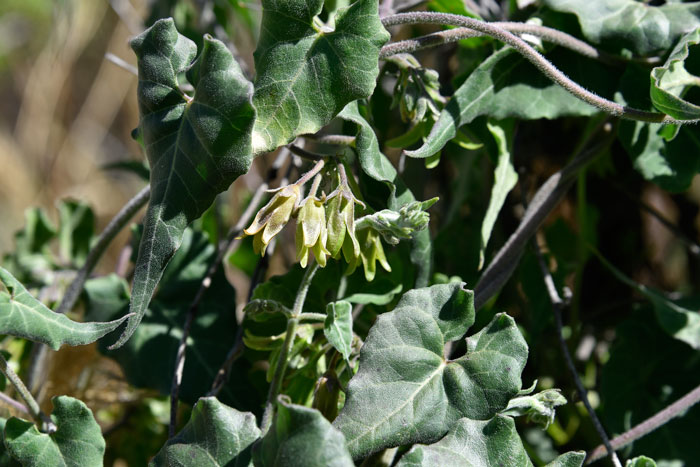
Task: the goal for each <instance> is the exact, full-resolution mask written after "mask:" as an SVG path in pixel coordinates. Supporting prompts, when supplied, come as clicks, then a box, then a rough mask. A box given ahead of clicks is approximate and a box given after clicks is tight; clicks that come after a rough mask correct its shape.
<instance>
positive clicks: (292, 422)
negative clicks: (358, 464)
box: [253, 398, 355, 467]
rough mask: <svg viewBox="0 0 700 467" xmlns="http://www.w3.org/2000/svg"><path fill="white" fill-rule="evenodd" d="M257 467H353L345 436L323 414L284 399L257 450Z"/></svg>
mask: <svg viewBox="0 0 700 467" xmlns="http://www.w3.org/2000/svg"><path fill="white" fill-rule="evenodd" d="M253 459H254V461H255V465H256V467H272V466H280V467H281V466H285V467H297V466H298V467H326V466H333V467H346V466H347V467H352V466H353V465H355V464H353V462H352V459H351V458H350V454H349V453H348V450H347V448H346V447H345V439H344V438H343V435H342V434H341V433H340V432H339V431H338V430H337V429H335V428H334V427H333V426H332V425H331V424H330V422H329V421H328V420H326V419H325V418H324V417H323V415H321V412H319V411H318V410H316V409H309V408H307V407H303V406H300V405H294V404H290V403H288V402H285V401H284V400H282V398H280V400H279V401H278V402H277V414H276V415H275V419H274V420H273V422H272V427H270V431H268V432H267V434H266V435H265V436H264V437H263V438H262V439H261V440H260V441H259V442H258V443H256V444H255V446H254V447H253Z"/></svg>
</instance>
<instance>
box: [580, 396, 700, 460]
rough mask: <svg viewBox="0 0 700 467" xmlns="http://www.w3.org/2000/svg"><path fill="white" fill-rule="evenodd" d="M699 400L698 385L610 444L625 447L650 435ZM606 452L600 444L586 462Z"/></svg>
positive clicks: (618, 447)
mask: <svg viewBox="0 0 700 467" xmlns="http://www.w3.org/2000/svg"><path fill="white" fill-rule="evenodd" d="M698 402H700V386H698V387H696V388H695V389H693V390H692V391H690V392H689V393H688V394H686V395H685V396H683V397H681V398H680V399H678V400H677V401H676V402H674V403H673V404H671V405H669V406H668V407H666V408H665V409H663V410H662V411H660V412H658V413H657V414H656V415H653V416H651V417H649V418H647V419H646V420H644V421H643V422H642V423H640V424H639V425H636V426H634V427H633V428H631V429H630V430H628V431H626V432H624V433H623V434H621V435H620V436H617V437H615V438H614V439H613V440H612V441H610V444H611V445H612V447H613V449H615V450H617V449H620V448H623V447H625V446H627V445H628V444H630V443H632V442H634V441H636V440H638V439H639V438H641V437H643V436H646V435H648V434H649V433H651V432H652V431H654V430H656V429H657V428H659V427H660V426H663V425H665V424H666V423H668V422H669V421H670V420H672V419H673V418H675V417H677V416H679V415H681V414H682V413H684V412H685V411H686V410H688V409H689V408H691V407H692V406H694V405H695V404H697V403H698ZM605 453H606V451H605V446H598V447H597V448H595V449H594V450H593V451H592V452H591V453H590V454H589V455H588V457H587V458H586V464H590V463H592V462H595V461H597V460H598V459H602V458H603V457H605Z"/></svg>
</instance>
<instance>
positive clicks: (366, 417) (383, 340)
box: [334, 283, 527, 459]
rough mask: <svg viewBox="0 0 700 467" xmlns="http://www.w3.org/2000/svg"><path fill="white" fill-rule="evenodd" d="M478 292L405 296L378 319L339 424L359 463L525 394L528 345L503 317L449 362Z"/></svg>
mask: <svg viewBox="0 0 700 467" xmlns="http://www.w3.org/2000/svg"><path fill="white" fill-rule="evenodd" d="M473 300H474V295H473V292H471V291H467V290H464V289H462V287H461V284H458V283H452V284H443V285H434V286H432V287H427V288H423V289H414V290H411V291H409V292H407V293H406V294H405V295H404V296H403V297H402V298H401V300H400V301H399V303H398V304H397V305H396V308H395V309H394V311H392V312H390V313H385V314H382V315H380V316H379V318H377V321H376V322H375V324H374V326H372V328H371V329H370V332H369V335H368V336H367V340H366V341H365V345H364V346H363V347H362V351H361V354H360V369H359V371H358V372H357V374H356V375H355V376H354V377H353V378H352V380H350V383H349V386H348V394H347V399H346V402H345V407H343V410H342V411H341V413H340V415H339V416H338V418H337V419H336V420H335V422H334V425H335V426H336V427H337V428H338V429H340V431H341V432H343V434H344V435H345V438H346V439H347V442H348V449H349V450H350V452H351V454H352V455H353V457H354V458H356V459H357V458H361V457H364V456H366V455H367V454H370V453H372V452H375V451H378V450H380V449H383V448H386V447H391V446H399V445H401V444H408V443H413V442H433V441H436V440H437V439H439V438H440V437H441V436H443V435H444V434H445V433H446V432H447V431H448V430H449V429H450V428H451V427H452V425H453V424H454V423H455V422H456V421H457V420H458V419H460V418H462V417H469V418H471V419H475V420H487V419H489V418H491V417H493V416H494V415H495V414H496V413H497V412H499V411H500V410H503V409H504V408H505V407H506V406H507V405H508V402H509V400H510V399H511V398H512V397H513V396H515V395H516V394H517V392H518V391H519V390H520V386H521V380H520V373H521V372H522V370H523V367H524V366H525V362H526V360H527V344H526V343H525V340H524V339H523V337H522V335H521V334H520V332H519V331H518V329H517V327H516V326H515V322H514V321H513V319H512V318H510V317H509V316H507V315H505V314H499V315H496V316H495V317H494V319H493V320H492V321H491V323H489V324H488V325H487V326H486V327H485V328H484V329H482V330H481V331H480V332H478V333H477V334H475V335H473V336H472V337H470V338H469V339H467V349H468V350H467V354H466V355H465V356H463V357H461V358H459V359H457V360H448V359H447V357H446V356H445V354H444V347H445V344H447V342H450V341H454V340H456V339H459V338H460V337H461V336H462V335H463V334H464V333H466V331H467V330H468V329H469V327H470V326H471V325H472V324H473V323H474V302H473Z"/></svg>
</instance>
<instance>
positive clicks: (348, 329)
mask: <svg viewBox="0 0 700 467" xmlns="http://www.w3.org/2000/svg"><path fill="white" fill-rule="evenodd" d="M326 314H327V316H326V321H325V323H324V324H323V333H324V334H325V335H326V339H328V342H330V343H331V345H332V346H333V347H335V349H336V350H337V351H338V352H340V353H341V354H343V358H345V359H346V360H347V359H348V358H350V352H351V351H352V305H350V303H348V302H346V301H344V300H341V301H339V302H333V303H329V304H328V305H327V306H326Z"/></svg>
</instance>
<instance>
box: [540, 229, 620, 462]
mask: <svg viewBox="0 0 700 467" xmlns="http://www.w3.org/2000/svg"><path fill="white" fill-rule="evenodd" d="M533 245H534V248H535V254H537V261H538V262H539V265H540V269H541V270H542V276H543V278H544V283H545V286H546V288H547V294H548V295H549V301H550V302H551V303H552V311H553V312H554V320H555V322H556V324H557V339H558V340H559V346H560V347H561V352H562V355H563V356H564V361H565V362H566V367H567V368H568V369H569V374H571V378H572V379H573V380H574V384H575V386H576V392H577V393H578V396H579V399H581V402H583V405H584V406H585V407H586V411H587V412H588V416H589V417H590V418H591V421H592V422H593V426H594V427H595V429H596V431H597V432H598V436H599V437H600V439H601V440H602V441H603V445H604V446H605V449H606V451H607V454H608V456H610V459H611V460H612V462H613V464H614V465H615V467H622V464H621V463H620V459H618V458H617V454H615V450H614V449H613V448H612V446H611V445H610V438H609V437H608V434H607V433H606V432H605V428H603V424H602V423H601V422H600V419H598V415H596V413H595V410H593V407H592V406H591V403H590V402H589V400H588V391H586V388H585V387H584V386H583V382H582V381H581V378H580V377H579V375H578V372H577V371H576V366H575V365H574V360H573V359H572V358H571V353H570V352H569V348H568V347H567V345H566V340H565V339H564V334H563V328H564V324H563V322H562V317H561V314H562V308H564V306H565V304H564V301H563V300H562V299H561V297H559V292H557V287H556V285H555V284H554V279H553V278H552V274H551V273H550V272H549V268H548V267H547V265H546V264H545V262H544V258H543V257H542V252H541V251H540V247H539V245H538V244H537V240H535V241H533Z"/></svg>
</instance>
